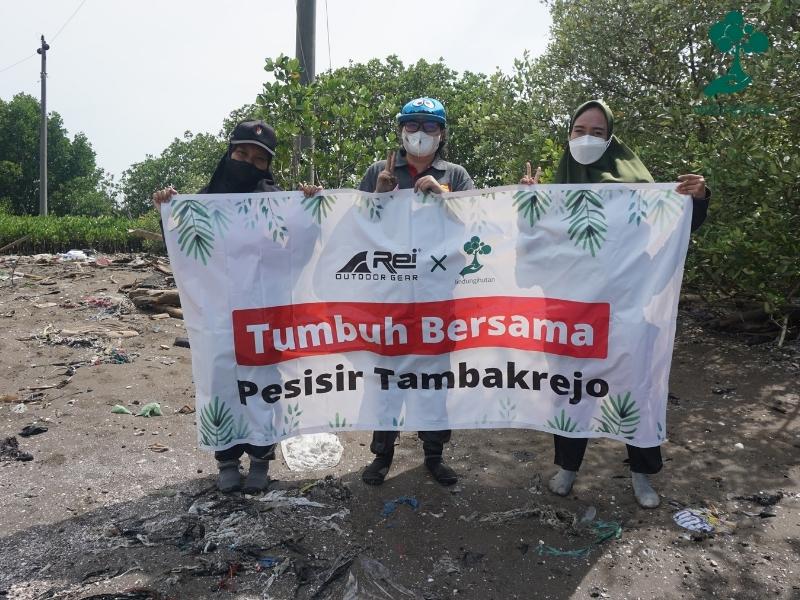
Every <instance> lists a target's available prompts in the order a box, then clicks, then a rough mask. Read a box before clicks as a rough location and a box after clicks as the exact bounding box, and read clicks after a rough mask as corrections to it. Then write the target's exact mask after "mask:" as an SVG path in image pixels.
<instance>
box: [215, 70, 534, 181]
mask: <svg viewBox="0 0 800 600" xmlns="http://www.w3.org/2000/svg"><path fill="white" fill-rule="evenodd" d="M265 69H266V71H267V72H268V73H270V75H271V79H272V81H270V82H267V83H265V84H264V87H263V90H262V92H261V94H259V96H258V98H257V100H256V105H255V107H243V108H242V109H241V110H239V111H237V112H236V113H235V114H232V115H231V118H230V119H229V120H228V121H227V122H226V126H225V129H226V130H228V129H230V128H231V127H232V126H233V125H234V124H235V120H236V119H238V118H240V116H241V115H242V114H249V113H253V112H254V114H255V115H256V116H258V117H260V118H263V119H264V120H266V121H267V122H268V123H270V124H272V125H273V126H274V127H275V130H276V133H277V135H278V140H279V145H278V151H277V155H276V157H275V160H274V163H273V170H274V173H275V177H276V180H277V181H278V182H280V183H281V184H282V186H283V187H284V188H285V189H293V188H294V187H295V186H296V185H297V184H298V183H299V182H300V181H303V180H305V179H307V178H308V170H307V168H306V167H307V165H308V164H309V163H313V165H314V169H315V172H316V176H317V178H318V180H319V182H320V184H321V185H322V186H323V187H325V188H326V189H334V188H354V187H357V185H358V183H359V181H360V180H361V177H362V175H363V174H364V172H365V171H366V170H367V167H369V165H370V164H371V163H373V162H374V161H376V160H380V159H382V158H385V157H386V154H387V152H388V151H389V150H395V149H396V148H397V147H398V146H399V143H398V140H397V128H396V127H397V126H396V122H395V115H396V114H397V112H398V111H399V110H400V108H401V107H402V106H403V104H405V103H406V102H408V101H409V100H410V99H412V98H415V97H418V96H433V97H436V98H438V99H440V100H442V102H443V103H444V105H445V107H446V109H447V115H448V129H447V135H448V142H447V158H448V160H451V161H453V162H456V163H458V164H461V165H462V166H464V167H465V168H466V169H467V171H468V172H469V173H470V174H472V176H473V178H474V179H475V183H476V185H477V186H478V187H489V186H496V185H502V184H506V183H516V182H517V181H518V180H519V178H520V176H521V175H522V173H523V171H524V165H525V161H526V160H534V161H535V160H536V159H537V157H538V154H539V149H540V147H541V146H542V144H543V142H544V139H545V135H544V134H543V133H542V131H543V129H542V127H541V121H540V120H539V118H538V115H540V114H541V111H539V110H537V107H536V106H532V105H531V104H530V103H529V102H527V101H526V99H525V98H523V97H521V96H520V95H519V94H518V93H517V89H516V87H515V84H514V82H513V80H512V78H511V77H509V76H507V75H504V74H502V73H499V72H498V73H494V74H492V75H485V74H481V73H470V72H466V73H463V74H461V75H459V74H458V73H456V72H455V71H453V70H452V69H450V68H448V67H447V66H446V65H445V64H444V63H443V62H441V61H439V62H435V63H429V62H427V61H424V60H421V61H419V62H417V63H415V64H412V65H405V64H403V63H402V61H400V60H399V59H398V58H397V57H396V56H389V57H388V58H386V59H385V60H378V59H373V60H370V61H369V62H367V63H362V64H350V65H349V66H347V67H343V68H340V69H336V70H334V71H331V72H328V73H322V74H320V75H318V76H317V78H316V80H315V81H314V83H313V84H311V85H308V86H303V85H301V84H300V64H299V62H298V61H297V60H296V59H293V58H289V57H287V56H283V55H281V56H279V57H277V58H275V59H267V61H266V66H265ZM301 133H304V134H305V135H311V136H313V137H314V148H313V149H312V150H308V151H306V152H305V153H304V154H303V155H302V156H294V155H293V148H292V140H293V139H294V137H295V136H297V135H299V134H301Z"/></svg>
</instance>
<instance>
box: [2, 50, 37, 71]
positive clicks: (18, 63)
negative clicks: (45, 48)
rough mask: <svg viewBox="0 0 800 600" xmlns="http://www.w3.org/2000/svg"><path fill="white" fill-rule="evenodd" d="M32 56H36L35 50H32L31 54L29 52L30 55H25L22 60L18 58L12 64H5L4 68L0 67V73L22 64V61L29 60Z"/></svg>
mask: <svg viewBox="0 0 800 600" xmlns="http://www.w3.org/2000/svg"><path fill="white" fill-rule="evenodd" d="M34 56H36V52H34V53H33V54H31V55H30V56H26V57H25V58H23V59H22V60H18V61H17V62H15V63H14V64H13V65H8V66H7V67H5V68H4V69H0V73H5V72H6V71H8V70H9V69H12V68H14V67H16V66H17V65H21V64H22V63H24V62H25V61H26V60H30V59H32V58H33V57H34Z"/></svg>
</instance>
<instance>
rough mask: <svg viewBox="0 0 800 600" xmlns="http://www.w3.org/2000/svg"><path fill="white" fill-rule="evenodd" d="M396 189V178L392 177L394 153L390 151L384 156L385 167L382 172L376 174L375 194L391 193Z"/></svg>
mask: <svg viewBox="0 0 800 600" xmlns="http://www.w3.org/2000/svg"><path fill="white" fill-rule="evenodd" d="M396 187H397V177H395V176H394V152H392V151H390V152H389V154H388V155H387V156H386V166H385V167H383V171H381V172H380V173H378V181H377V182H376V184H375V191H376V192H391V191H392V190H393V189H394V188H396Z"/></svg>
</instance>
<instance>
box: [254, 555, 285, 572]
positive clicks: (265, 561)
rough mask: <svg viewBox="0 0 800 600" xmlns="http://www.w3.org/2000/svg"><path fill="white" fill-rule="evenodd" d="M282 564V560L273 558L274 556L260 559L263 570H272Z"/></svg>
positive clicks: (259, 564)
mask: <svg viewBox="0 0 800 600" xmlns="http://www.w3.org/2000/svg"><path fill="white" fill-rule="evenodd" d="M280 562H281V559H280V558H273V557H272V556H265V557H264V558H259V559H258V566H259V567H261V568H262V569H271V568H272V567H275V566H277V565H278V564H279V563H280Z"/></svg>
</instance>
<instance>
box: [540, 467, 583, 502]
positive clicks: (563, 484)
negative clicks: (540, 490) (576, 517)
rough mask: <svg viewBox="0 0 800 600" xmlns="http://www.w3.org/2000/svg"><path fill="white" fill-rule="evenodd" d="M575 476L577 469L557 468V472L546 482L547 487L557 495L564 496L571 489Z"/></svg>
mask: <svg viewBox="0 0 800 600" xmlns="http://www.w3.org/2000/svg"><path fill="white" fill-rule="evenodd" d="M577 476H578V472H577V471H567V470H566V469H559V470H558V473H556V474H555V475H553V477H551V478H550V481H549V482H548V483H547V487H548V488H550V491H551V492H553V493H554V494H555V495H557V496H566V495H567V494H569V493H570V492H571V491H572V484H573V483H575V478H576V477H577Z"/></svg>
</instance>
